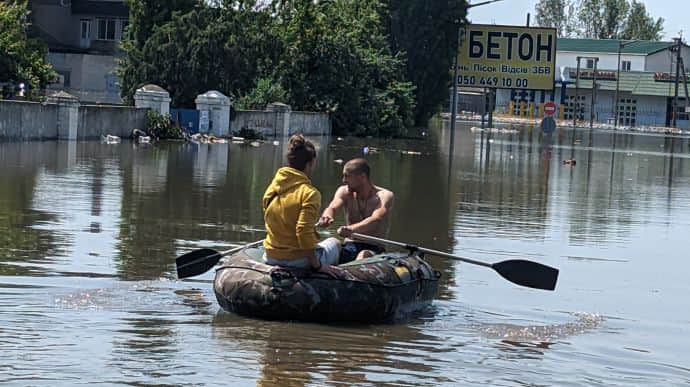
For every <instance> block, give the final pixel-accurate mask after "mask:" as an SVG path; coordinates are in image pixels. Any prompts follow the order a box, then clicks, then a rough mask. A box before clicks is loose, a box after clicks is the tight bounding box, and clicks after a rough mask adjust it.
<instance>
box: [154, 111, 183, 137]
mask: <svg viewBox="0 0 690 387" xmlns="http://www.w3.org/2000/svg"><path fill="white" fill-rule="evenodd" d="M146 121H147V122H146V131H147V132H148V133H149V135H151V137H153V138H155V139H157V140H163V139H171V138H183V135H182V128H180V126H179V125H177V123H175V122H173V121H172V119H171V118H170V115H169V114H165V115H162V114H160V113H158V112H157V111H154V110H149V112H148V114H147V120H146Z"/></svg>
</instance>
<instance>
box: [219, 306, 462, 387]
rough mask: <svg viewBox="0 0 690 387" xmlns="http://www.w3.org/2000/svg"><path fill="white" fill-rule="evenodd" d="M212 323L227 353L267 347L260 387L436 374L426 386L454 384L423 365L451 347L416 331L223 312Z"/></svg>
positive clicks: (391, 381) (399, 380)
mask: <svg viewBox="0 0 690 387" xmlns="http://www.w3.org/2000/svg"><path fill="white" fill-rule="evenodd" d="M212 324H213V332H214V337H215V339H216V340H218V341H219V342H221V343H224V345H225V346H228V347H229V348H228V350H230V348H232V351H237V350H238V349H243V350H255V349H256V348H257V347H261V348H263V349H262V350H261V351H260V355H259V357H258V362H259V367H260V375H259V376H258V378H257V385H259V386H284V385H287V386H303V385H313V384H319V385H324V384H329V385H330V384H346V385H358V386H366V385H384V386H393V385H409V384H414V381H415V380H421V378H424V376H423V375H428V376H431V377H426V378H424V379H425V380H426V382H427V383H429V382H434V383H443V382H448V381H449V380H450V379H449V378H446V377H443V376H438V375H435V374H436V370H435V369H434V367H433V366H431V365H430V364H428V362H425V361H422V359H423V358H424V357H428V356H430V355H431V354H432V353H442V352H443V351H445V350H450V348H443V347H444V346H443V344H442V343H440V342H438V340H437V338H435V337H432V336H428V335H425V334H424V333H422V332H421V331H420V330H418V329H415V328H411V327H406V326H390V327H375V326H372V327H368V326H364V327H362V326H351V327H347V326H345V327H339V326H331V325H318V324H301V323H288V324H274V323H269V322H264V321H253V320H248V319H245V318H242V317H238V316H235V315H231V314H227V313H223V312H221V313H219V314H217V315H216V316H215V317H214V319H213V323H212ZM247 326H252V327H253V328H252V329H247ZM236 347H239V348H236ZM425 353H426V355H423V354H425ZM431 356H435V355H431ZM381 370H388V371H387V372H386V377H385V379H381V376H380V375H377V374H378V373H379V372H380V371H381Z"/></svg>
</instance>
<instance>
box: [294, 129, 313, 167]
mask: <svg viewBox="0 0 690 387" xmlns="http://www.w3.org/2000/svg"><path fill="white" fill-rule="evenodd" d="M315 158H316V148H314V144H313V143H312V142H311V141H309V140H307V139H306V138H304V136H303V135H301V134H295V135H293V136H292V137H290V140H289V141H288V153H287V161H288V165H289V166H290V167H291V168H295V169H299V170H300V171H304V168H306V167H307V164H308V163H309V162H310V161H312V160H314V159H315Z"/></svg>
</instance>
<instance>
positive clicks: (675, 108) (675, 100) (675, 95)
mask: <svg viewBox="0 0 690 387" xmlns="http://www.w3.org/2000/svg"><path fill="white" fill-rule="evenodd" d="M676 43H677V45H676V86H675V88H674V89H675V91H674V92H673V123H672V126H673V127H674V128H675V127H677V126H678V83H679V81H680V61H681V60H682V59H681V56H680V51H681V48H682V47H683V41H682V39H681V38H676Z"/></svg>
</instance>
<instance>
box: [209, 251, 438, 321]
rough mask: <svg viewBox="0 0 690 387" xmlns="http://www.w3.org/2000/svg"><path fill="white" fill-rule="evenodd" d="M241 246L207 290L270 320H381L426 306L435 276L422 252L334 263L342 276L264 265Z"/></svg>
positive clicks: (231, 306) (226, 305)
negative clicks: (242, 249) (210, 289)
mask: <svg viewBox="0 0 690 387" xmlns="http://www.w3.org/2000/svg"><path fill="white" fill-rule="evenodd" d="M262 253H263V250H261V249H247V250H244V251H242V252H239V253H237V254H235V255H233V256H231V257H230V259H229V260H228V261H227V262H225V263H224V264H223V265H222V266H221V267H220V268H218V269H217V270H216V277H215V280H214V282H213V289H214V291H215V293H216V298H217V299H218V303H219V304H220V306H221V307H222V308H223V309H225V310H227V311H230V312H234V313H237V314H241V315H246V316H254V317H260V318H265V319H271V320H300V321H314V322H377V321H379V322H381V321H390V320H394V319H395V318H396V317H399V316H401V315H403V314H405V313H409V312H412V311H414V310H417V309H420V308H423V307H425V306H427V305H429V304H430V303H431V301H432V299H433V298H434V296H435V295H436V290H437V288H438V279H439V277H440V276H441V274H440V273H439V272H438V271H436V270H434V269H433V268H432V267H431V266H430V265H429V264H428V263H427V262H426V261H424V259H423V257H422V253H420V252H416V253H414V254H412V253H410V254H405V253H384V254H381V255H377V256H374V257H371V258H368V259H364V260H360V261H354V262H350V263H347V264H344V265H340V268H342V269H343V270H342V272H343V277H342V278H338V279H336V278H333V277H331V276H329V275H327V274H323V273H317V272H314V271H311V270H303V269H288V268H283V267H278V266H268V265H266V264H264V263H263V262H262V259H261V256H262Z"/></svg>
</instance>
